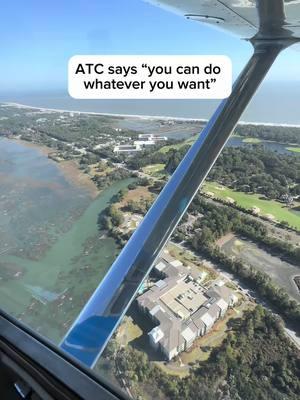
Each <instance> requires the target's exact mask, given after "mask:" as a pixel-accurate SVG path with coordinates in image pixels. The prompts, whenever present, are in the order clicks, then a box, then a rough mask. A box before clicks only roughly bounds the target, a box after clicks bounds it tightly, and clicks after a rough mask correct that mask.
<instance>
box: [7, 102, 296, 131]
mask: <svg viewBox="0 0 300 400" xmlns="http://www.w3.org/2000/svg"><path fill="white" fill-rule="evenodd" d="M1 104H4V105H6V106H8V107H16V108H29V109H33V110H40V111H42V112H49V113H50V112H58V113H70V114H79V115H80V114H87V115H100V116H103V117H105V116H106V117H116V118H132V119H141V120H149V121H150V120H165V121H194V122H205V123H206V122H207V121H208V119H205V118H186V117H171V116H159V115H140V114H114V113H101V112H94V111H74V110H64V109H56V108H46V107H36V106H30V105H26V104H21V103H14V102H0V105H1ZM238 125H254V126H280V127H286V128H288V127H289V128H300V124H285V123H282V124H280V123H273V122H257V121H253V122H246V121H239V122H238Z"/></svg>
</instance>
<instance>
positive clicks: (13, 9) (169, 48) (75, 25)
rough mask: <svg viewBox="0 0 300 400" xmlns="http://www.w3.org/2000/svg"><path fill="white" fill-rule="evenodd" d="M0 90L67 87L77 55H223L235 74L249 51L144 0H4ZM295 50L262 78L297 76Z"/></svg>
mask: <svg viewBox="0 0 300 400" xmlns="http://www.w3.org/2000/svg"><path fill="white" fill-rule="evenodd" d="M0 35H1V45H0V54H1V63H0V88H1V91H2V93H16V92H17V93H20V92H28V91H37V90H39V91H47V90H60V89H63V90H67V89H66V87H67V84H66V82H67V63H68V60H69V58H70V57H72V56H73V55H77V54H200V55H201V54H225V55H228V56H229V57H230V58H231V60H232V63H233V71H234V76H236V75H237V73H238V72H239V71H240V70H241V69H242V67H243V65H245V63H246V62H247V59H248V58H249V57H250V55H251V51H252V50H251V45H250V44H249V43H248V42H247V41H244V40H241V39H239V38H236V37H234V36H231V35H230V34H228V33H224V32H222V31H219V30H215V29H214V28H212V27H209V26H207V25H205V24H201V23H199V22H196V21H190V20H186V19H185V18H183V17H180V16H178V15H175V14H172V13H170V12H169V11H165V10H163V9H161V8H158V7H155V6H153V5H150V4H148V3H146V2H144V1H143V0H51V1H49V0H48V1H47V0H43V1H41V0H26V1H22V0H18V1H16V0H10V1H5V2H2V5H1V24H0ZM299 65H300V52H296V51H294V50H292V49H291V50H286V51H285V52H284V53H283V54H282V55H281V56H280V57H279V59H278V60H277V62H276V64H275V66H274V68H273V70H272V71H271V73H269V75H268V77H267V79H268V80H269V81H275V80H276V81H293V80H295V79H297V80H299V72H298V71H299Z"/></svg>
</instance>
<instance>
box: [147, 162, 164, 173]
mask: <svg viewBox="0 0 300 400" xmlns="http://www.w3.org/2000/svg"><path fill="white" fill-rule="evenodd" d="M164 169H165V165H164V164H151V165H147V166H146V167H144V168H143V169H142V170H143V172H144V173H145V174H149V175H157V174H164Z"/></svg>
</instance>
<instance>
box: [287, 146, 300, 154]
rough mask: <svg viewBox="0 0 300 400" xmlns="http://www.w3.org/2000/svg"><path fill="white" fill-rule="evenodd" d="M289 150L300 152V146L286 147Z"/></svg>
mask: <svg viewBox="0 0 300 400" xmlns="http://www.w3.org/2000/svg"><path fill="white" fill-rule="evenodd" d="M286 149H287V150H288V151H292V152H293V153H300V147H286Z"/></svg>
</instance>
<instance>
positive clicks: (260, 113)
mask: <svg viewBox="0 0 300 400" xmlns="http://www.w3.org/2000/svg"><path fill="white" fill-rule="evenodd" d="M0 101H3V102H4V101H8V102H16V103H21V104H25V105H29V106H35V107H45V108H54V109H61V110H73V111H85V112H89V111H90V112H99V113H109V114H129V115H149V116H170V117H181V118H199V119H208V118H209V117H210V116H211V115H212V113H213V112H214V110H215V109H216V107H217V105H218V104H219V101H216V100H75V99H73V98H71V97H70V96H69V95H68V93H67V91H60V92H58V91H56V92H39V93H37V92H36V93H25V94H6V95H4V94H2V95H1V96H0ZM299 109H300V81H295V82H290V83H287V82H284V83H280V82H279V83H278V82H266V83H265V84H263V85H262V87H261V88H260V89H259V90H258V92H257V93H256V95H255V96H254V98H253V99H252V101H251V103H250V105H249V106H248V108H247V109H246V111H245V112H244V113H243V115H242V117H241V119H240V120H241V121H245V122H258V123H272V124H291V125H300V112H299Z"/></svg>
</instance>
